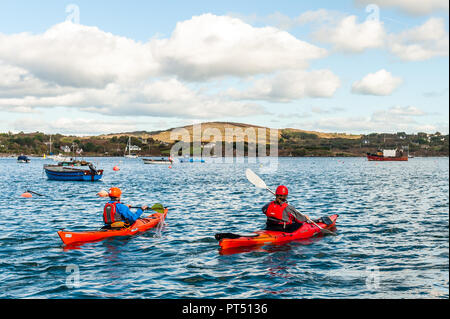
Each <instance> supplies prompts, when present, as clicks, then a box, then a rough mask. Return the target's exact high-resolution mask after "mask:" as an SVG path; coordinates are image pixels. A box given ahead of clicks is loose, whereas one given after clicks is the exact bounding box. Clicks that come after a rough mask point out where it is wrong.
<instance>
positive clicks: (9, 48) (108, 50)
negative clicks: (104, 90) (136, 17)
mask: <svg viewBox="0 0 450 319" xmlns="http://www.w3.org/2000/svg"><path fill="white" fill-rule="evenodd" d="M0 60H3V61H4V62H5V63H7V64H10V65H14V66H17V67H20V68H23V69H25V70H27V71H29V72H30V73H31V74H33V75H34V76H36V77H37V78H39V79H41V80H44V81H47V82H49V83H56V84H59V85H61V86H72V87H96V88H101V87H104V86H106V85H107V84H109V83H113V82H129V81H135V80H143V79H145V78H147V77H148V76H151V75H155V74H156V71H157V68H158V65H157V63H156V62H155V61H154V59H153V57H152V53H151V49H150V44H149V43H145V44H143V43H139V42H136V41H134V40H131V39H128V38H125V37H120V36H117V35H113V34H111V33H107V32H104V31H102V30H100V29H98V28H97V27H90V26H83V25H79V24H73V23H71V22H68V21H66V22H64V23H60V24H57V25H55V26H53V27H51V28H50V29H48V30H47V31H45V32H44V33H42V34H30V33H19V34H12V35H5V34H1V33H0Z"/></svg>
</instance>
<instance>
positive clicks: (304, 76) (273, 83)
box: [228, 70, 341, 102]
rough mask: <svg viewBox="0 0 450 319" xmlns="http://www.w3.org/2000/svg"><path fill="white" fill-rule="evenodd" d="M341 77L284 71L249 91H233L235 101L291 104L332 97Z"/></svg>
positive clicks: (263, 80) (257, 83) (331, 73)
mask: <svg viewBox="0 0 450 319" xmlns="http://www.w3.org/2000/svg"><path fill="white" fill-rule="evenodd" d="M340 84H341V83H340V80H339V77H338V76H336V75H335V74H334V73H333V72H331V71H330V70H315V71H311V72H307V71H302V70H300V71H284V72H280V73H278V74H276V75H275V76H272V77H265V78H262V79H259V80H256V81H255V82H254V85H253V86H252V87H251V88H249V89H248V90H244V91H238V90H235V89H231V90H229V91H228V94H229V96H231V97H233V98H235V99H250V100H268V101H279V102H289V101H292V100H297V99H302V98H306V97H332V96H333V95H334V93H335V92H336V90H337V89H338V87H339V86H340Z"/></svg>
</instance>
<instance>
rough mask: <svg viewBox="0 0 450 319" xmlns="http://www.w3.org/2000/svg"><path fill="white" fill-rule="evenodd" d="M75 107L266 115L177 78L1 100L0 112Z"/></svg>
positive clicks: (169, 113) (189, 115)
mask: <svg viewBox="0 0 450 319" xmlns="http://www.w3.org/2000/svg"><path fill="white" fill-rule="evenodd" d="M52 107H71V108H77V109H80V110H83V111H88V112H94V113H100V114H105V115H115V116H123V115H135V116H136V115H137V116H145V115H147V116H167V117H184V118H186V117H187V118H209V117H223V116H227V115H233V116H236V117H245V116H250V115H261V114H265V113H266V111H265V109H264V108H262V107H261V106H259V105H256V104H250V103H244V102H239V101H230V100H227V99H222V98H220V97H218V96H209V95H206V94H204V93H199V92H196V91H194V90H192V89H190V88H188V87H187V86H186V85H184V84H183V83H181V82H179V81H178V80H176V79H169V80H161V81H155V82H151V83H141V84H137V85H135V86H121V85H118V84H108V85H107V86H106V88H104V89H78V90H76V91H74V92H69V93H66V94H61V95H56V96H43V97H37V96H26V97H21V98H0V109H3V110H6V111H16V110H20V109H23V108H52Z"/></svg>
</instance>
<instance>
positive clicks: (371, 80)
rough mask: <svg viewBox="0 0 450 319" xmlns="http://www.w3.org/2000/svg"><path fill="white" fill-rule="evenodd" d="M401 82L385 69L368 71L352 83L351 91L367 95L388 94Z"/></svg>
mask: <svg viewBox="0 0 450 319" xmlns="http://www.w3.org/2000/svg"><path fill="white" fill-rule="evenodd" d="M402 82H403V80H402V79H401V78H399V77H394V76H392V74H391V73H390V72H388V71H386V70H385V69H381V70H379V71H377V72H375V73H369V74H367V75H366V76H365V77H364V78H362V79H361V80H359V81H356V82H355V83H353V85H352V92H353V93H357V94H368V95H390V94H392V92H393V91H394V90H395V89H396V88H397V87H398V86H399V85H400V84H401V83H402Z"/></svg>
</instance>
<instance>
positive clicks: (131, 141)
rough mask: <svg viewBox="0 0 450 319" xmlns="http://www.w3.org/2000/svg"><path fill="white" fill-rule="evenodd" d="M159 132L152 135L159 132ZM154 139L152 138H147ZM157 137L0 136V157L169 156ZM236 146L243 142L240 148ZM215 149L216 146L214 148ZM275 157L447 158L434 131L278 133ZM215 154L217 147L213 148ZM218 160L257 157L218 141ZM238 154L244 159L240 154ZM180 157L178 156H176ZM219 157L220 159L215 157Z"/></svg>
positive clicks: (249, 146) (445, 138) (251, 147)
mask: <svg viewBox="0 0 450 319" xmlns="http://www.w3.org/2000/svg"><path fill="white" fill-rule="evenodd" d="M160 132H161V131H159V132H157V133H160ZM149 136H153V137H149ZM157 136H158V135H157V134H154V135H151V133H148V132H132V133H121V134H116V135H115V134H110V135H100V136H88V137H86V136H85V137H80V136H71V135H62V134H52V135H49V134H44V133H41V132H35V133H23V132H20V133H15V134H14V133H11V132H8V133H0V156H2V157H8V156H16V155H20V154H24V155H28V156H38V157H39V156H43V155H44V154H49V153H50V152H51V153H53V154H59V153H61V154H63V155H66V156H77V157H84V156H111V157H113V156H123V155H124V154H125V153H128V152H129V151H128V150H127V146H128V145H132V150H131V152H132V153H134V154H137V155H139V156H169V155H170V151H171V149H172V147H173V146H174V144H175V143H177V142H179V141H167V140H166V141H161V140H158V139H156V138H155V137H157ZM239 143H242V144H243V145H242V144H241V145H239ZM195 145H196V144H192V143H191V144H190V145H188V146H187V147H188V148H189V149H190V151H191V155H192V154H193V155H195V154H202V151H203V154H204V148H205V147H207V148H209V150H208V152H209V153H210V154H211V155H212V154H214V150H213V149H214V146H213V147H211V144H210V143H206V142H202V143H201V144H200V143H198V144H197V148H198V145H200V148H201V150H200V149H196V148H195V147H196V146H195ZM216 145H217V144H216ZM277 146H278V154H277V155H278V156H282V157H285V156H292V157H308V156H318V157H333V156H334V157H360V156H365V155H366V153H367V152H375V151H376V150H378V149H395V148H397V149H403V150H404V151H406V152H407V153H408V154H410V155H411V156H417V157H425V156H448V155H449V135H448V134H447V135H443V134H441V133H439V132H436V133H434V134H428V133H417V134H406V133H404V132H397V133H390V134H388V133H372V134H367V135H360V136H349V137H346V135H345V134H337V135H336V136H335V137H330V136H328V135H327V136H326V137H324V136H321V134H318V133H311V132H306V131H298V130H290V129H283V130H280V133H279V138H278V145H277ZM217 149H218V150H219V149H220V148H219V147H217ZM221 149H222V156H225V155H229V154H225V150H227V149H228V150H230V149H232V150H233V155H235V156H236V155H237V156H247V155H249V154H255V151H256V155H258V145H257V144H253V143H248V142H247V141H237V143H236V141H235V142H234V143H228V142H225V141H222V147H221ZM242 150H243V154H242ZM266 150H267V153H266V155H269V154H270V145H269V144H266ZM216 153H217V152H216ZM180 155H181V152H180ZM216 156H220V154H216Z"/></svg>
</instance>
